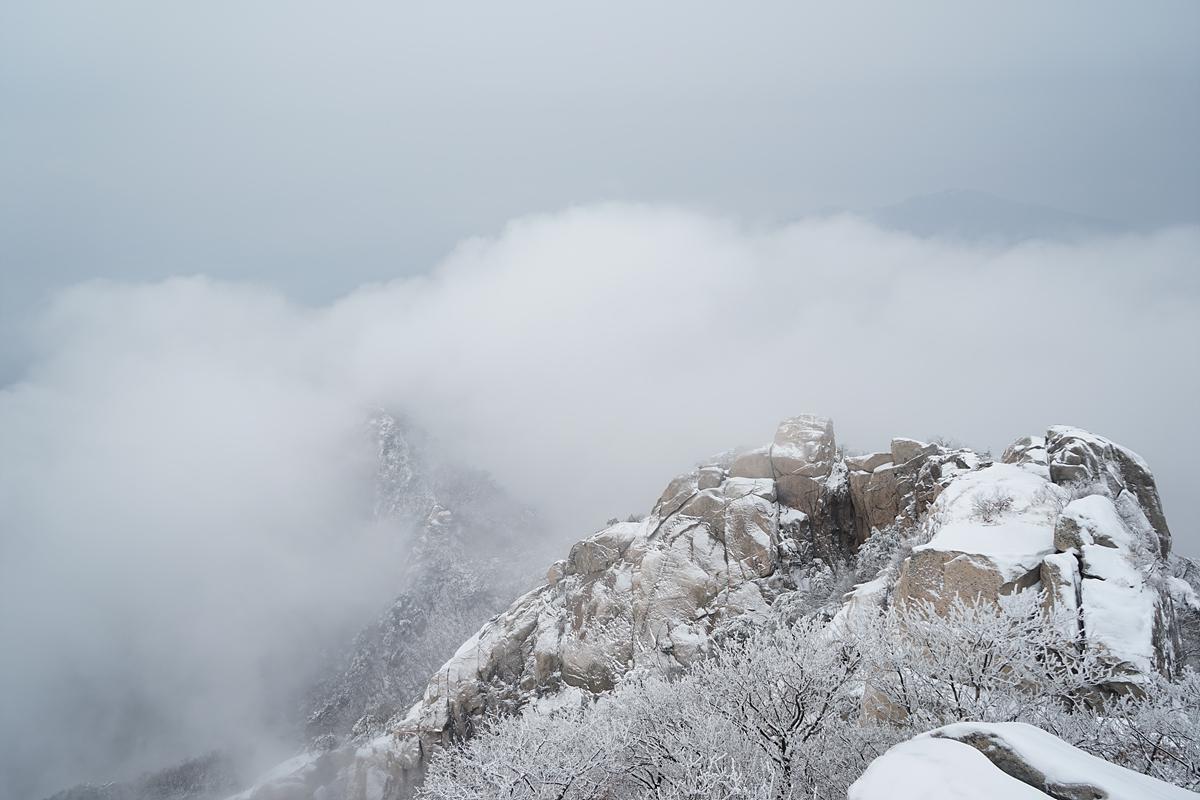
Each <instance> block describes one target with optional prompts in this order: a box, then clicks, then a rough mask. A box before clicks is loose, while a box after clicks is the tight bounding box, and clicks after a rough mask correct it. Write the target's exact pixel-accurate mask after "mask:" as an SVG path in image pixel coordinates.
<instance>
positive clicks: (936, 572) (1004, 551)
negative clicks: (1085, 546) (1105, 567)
mask: <svg viewBox="0 0 1200 800" xmlns="http://www.w3.org/2000/svg"><path fill="white" fill-rule="evenodd" d="M1054 500H1055V495H1054V494H1053V492H1051V491H1049V490H1048V488H1047V482H1046V481H1045V480H1043V479H1042V478H1040V477H1038V476H1037V475H1036V474H1033V473H1031V472H1030V471H1028V470H1025V469H1023V468H1022V467H1020V466H1017V465H1013V464H993V465H991V466H988V467H984V468H983V469H979V470H975V471H972V472H969V473H966V474H963V475H961V476H959V477H957V478H956V479H955V480H954V481H953V482H952V483H951V484H950V485H949V486H948V487H947V488H946V489H945V490H944V491H943V492H942V493H941V495H940V496H939V497H938V499H937V500H936V501H935V502H934V504H933V505H932V506H931V507H930V509H929V514H928V516H927V517H926V519H925V522H924V524H923V534H924V537H925V538H928V539H929V542H928V543H927V544H925V545H922V546H920V547H917V548H915V549H914V550H913V554H912V556H911V557H910V558H909V559H908V561H907V562H906V563H905V565H904V569H903V571H902V573H901V576H900V581H899V583H898V584H897V586H896V597H897V599H898V600H899V601H900V602H911V601H921V600H926V599H928V600H930V601H932V602H933V604H934V606H935V607H936V608H938V609H939V610H944V609H945V608H946V607H948V606H949V604H950V603H952V602H953V601H954V598H955V597H956V596H957V597H962V598H963V599H965V600H976V599H985V600H995V599H996V598H997V597H998V596H1000V595H1002V594H1011V593H1013V592H1014V591H1017V590H1019V589H1026V588H1029V587H1032V586H1035V585H1037V584H1038V583H1039V581H1040V579H1041V574H1040V573H1041V564H1042V561H1043V559H1044V558H1045V557H1046V556H1047V555H1050V554H1052V553H1054V519H1055V514H1056V510H1055V508H1054Z"/></svg>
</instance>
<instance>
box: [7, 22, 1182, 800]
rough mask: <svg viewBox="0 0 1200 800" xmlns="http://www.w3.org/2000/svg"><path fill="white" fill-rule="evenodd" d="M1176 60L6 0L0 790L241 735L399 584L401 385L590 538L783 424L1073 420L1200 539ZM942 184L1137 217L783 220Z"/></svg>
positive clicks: (899, 30)
mask: <svg viewBox="0 0 1200 800" xmlns="http://www.w3.org/2000/svg"><path fill="white" fill-rule="evenodd" d="M1198 39H1200V6H1197V5H1196V4H1194V3H1140V4H1137V5H1136V6H1133V5H1121V6H1118V5H1115V4H1104V3H1056V4H1053V5H1047V4H1040V3H1039V4H1020V3H1008V4H1004V5H1003V6H1000V5H998V4H990V5H983V4H970V3H936V4H912V3H906V4H894V3H887V4H884V3H880V4H861V3H843V4H837V5H834V4H815V3H813V4H793V3H789V4H769V3H739V4H732V3H730V4H723V5H718V4H703V3H699V4H698V3H687V4H682V3H680V4H672V3H656V4H653V5H649V4H629V5H623V4H619V3H618V4H613V3H607V4H595V5H592V6H586V7H585V6H581V5H573V6H563V5H562V4H556V5H552V4H544V5H539V4H533V3H522V4H515V5H514V4H507V5H503V6H502V5H499V4H482V3H481V4H455V3H439V4H436V5H434V4H422V5H416V4H409V5H401V4H385V3H379V4H337V5H334V4H325V5H321V6H317V5H304V4H296V3H288V4H267V3H221V2H206V3H190V4H169V5H167V4H151V3H147V4H140V5H133V4H129V5H123V4H113V3H109V4H103V5H99V4H82V3H80V4H67V3H53V2H49V3H47V2H41V3H28V4H20V3H7V4H4V5H3V6H0V170H2V174H0V280H2V281H3V284H2V290H3V291H2V295H0V302H2V305H0V317H2V320H0V383H3V384H4V385H5V389H4V390H3V391H2V392H0V445H2V446H0V470H2V472H0V477H2V478H3V480H2V481H0V515H2V517H0V593H2V594H0V622H2V623H3V624H0V630H2V631H3V636H4V641H3V647H2V648H0V649H2V651H3V652H4V653H5V655H6V658H5V660H4V662H3V670H4V674H3V675H0V703H2V704H3V710H4V713H3V715H2V717H3V719H4V723H3V724H4V726H5V727H4V729H3V730H2V731H0V733H2V734H3V736H2V740H0V754H6V755H4V757H5V758H10V762H11V763H4V762H0V774H3V775H5V776H6V777H8V779H9V780H10V781H11V782H12V783H11V784H10V785H9V786H8V787H5V786H3V785H0V795H4V796H6V797H8V796H17V797H19V796H20V795H21V792H22V791H25V790H26V789H27V788H28V786H27V785H25V784H21V783H19V782H18V781H23V780H25V779H26V778H30V775H31V774H34V773H36V774H37V776H38V778H37V779H41V780H43V783H41V784H38V785H37V787H38V791H42V790H44V793H45V794H49V793H51V792H52V791H54V790H55V789H57V788H59V787H60V786H61V785H62V783H65V782H69V781H74V780H84V779H91V780H107V779H110V778H112V777H118V776H119V774H120V773H122V772H131V771H132V772H136V771H137V770H139V769H145V768H150V767H152V766H156V765H161V764H162V763H165V762H166V761H167V760H170V759H174V758H181V757H184V756H187V755H195V754H196V753H198V752H203V751H204V750H207V749H210V748H212V747H217V746H224V745H227V744H231V743H237V742H238V737H239V736H241V737H243V739H244V738H245V737H250V738H253V737H255V736H257V735H258V734H259V733H261V731H260V728H261V725H262V723H261V717H262V715H263V714H264V713H265V712H264V708H263V705H264V703H267V701H268V700H270V699H271V698H264V696H263V695H262V691H261V683H262V681H263V675H264V674H274V673H271V672H270V670H267V671H266V673H264V669H266V668H265V667H264V664H266V665H270V664H272V663H277V661H278V659H280V658H281V657H282V656H281V655H280V654H281V653H284V654H287V653H292V652H293V651H292V650H289V648H296V647H298V646H300V644H301V643H302V642H304V641H305V640H306V637H311V636H313V635H314V633H313V631H318V632H319V631H321V630H329V629H332V628H333V627H336V625H337V624H339V623H340V622H342V621H344V619H346V618H348V617H350V616H353V615H354V614H361V613H365V612H364V609H367V608H370V607H372V604H373V603H376V602H379V600H380V598H381V597H383V596H386V594H387V592H388V591H390V588H391V586H392V583H393V580H394V577H395V571H396V569H397V568H396V567H395V565H389V564H386V563H380V561H379V559H377V558H370V559H368V558H364V557H363V556H362V555H361V554H362V553H363V552H371V551H372V548H377V547H379V546H380V537H381V536H382V537H386V536H387V535H388V532H387V531H380V530H379V529H378V528H377V527H376V526H373V525H372V524H371V523H370V521H369V520H368V519H367V518H366V513H367V510H368V508H369V502H368V501H367V499H366V498H364V496H363V491H364V487H365V486H366V484H367V483H369V480H368V478H367V477H366V476H368V475H369V471H370V465H369V463H368V462H367V461H366V460H365V459H366V454H365V452H364V451H363V446H362V442H361V439H360V438H359V429H360V426H361V423H362V420H363V419H364V417H365V415H366V413H367V411H368V409H370V408H371V407H373V406H376V405H385V406H388V407H391V408H395V409H403V410H406V411H408V412H409V413H410V414H412V415H413V416H414V417H416V418H417V420H418V421H419V422H421V423H423V424H425V425H426V426H427V427H429V428H430V429H431V430H432V431H433V432H434V433H435V434H436V435H438V436H439V437H441V438H442V440H443V441H445V442H446V443H447V444H448V445H449V446H450V447H451V448H453V449H454V450H455V451H456V452H457V453H458V455H459V456H460V457H461V458H462V459H463V460H466V461H469V462H473V463H476V464H478V465H480V466H483V467H485V468H487V469H489V470H491V471H493V473H494V474H495V475H496V476H497V478H498V479H499V480H500V482H501V483H503V484H504V485H506V486H507V487H509V488H510V489H511V490H512V491H513V492H514V493H516V494H517V495H518V496H519V497H521V499H523V500H525V501H528V502H532V503H534V504H535V505H537V506H538V507H539V508H540V509H541V510H542V511H543V512H544V513H545V514H546V515H547V516H548V517H550V518H551V520H552V521H553V522H554V524H556V525H557V526H558V527H559V529H560V530H561V531H562V536H563V539H564V541H568V540H570V541H573V540H575V539H578V538H581V537H583V536H585V535H587V534H589V533H590V532H592V531H593V530H595V529H596V528H598V527H599V526H600V525H601V524H602V523H603V522H604V520H605V519H607V518H608V517H611V516H621V517H624V516H625V515H627V514H629V513H633V512H639V513H644V512H645V511H647V510H649V508H650V506H651V505H652V504H653V502H654V500H655V498H656V497H657V495H658V493H659V492H660V491H661V490H662V488H663V487H664V486H665V484H666V483H667V481H668V480H669V479H670V478H671V477H672V476H673V475H674V474H675V473H677V472H680V471H683V470H686V469H688V468H690V467H691V466H692V464H693V463H694V462H695V461H696V460H697V459H700V458H703V457H704V456H705V455H707V454H710V453H713V452H715V451H718V450H722V449H725V448H727V447H730V446H734V445H739V444H748V445H754V444H760V443H763V442H766V441H768V440H769V439H770V438H771V436H772V434H773V432H774V428H775V425H776V423H777V422H778V421H779V420H780V419H781V418H783V417H785V416H789V415H791V414H795V413H800V412H806V411H812V412H819V413H824V414H828V415H830V416H832V417H833V418H834V421H835V426H836V430H837V434H838V437H839V440H840V441H842V442H844V443H845V444H847V445H849V446H851V447H853V448H856V449H861V450H873V449H886V447H887V443H888V440H889V439H890V438H891V437H892V436H911V437H916V438H921V437H926V436H929V435H932V434H941V435H947V436H955V437H958V438H960V439H962V440H963V441H965V442H966V443H967V444H970V445H972V446H975V447H977V448H980V449H983V448H991V449H993V451H995V452H998V451H999V449H1000V448H1003V447H1004V446H1005V445H1006V444H1007V443H1009V442H1010V441H1012V440H1013V439H1015V438H1017V437H1019V436H1023V435H1028V434H1033V433H1039V432H1042V431H1044V429H1045V428H1046V426H1048V425H1051V424H1057V423H1066V424H1074V425H1079V426H1081V427H1084V428H1088V429H1090V430H1093V431H1095V432H1097V433H1100V434H1101V435H1105V436H1108V437H1110V438H1112V439H1114V440H1116V441H1118V442H1120V443H1122V444H1124V445H1126V446H1128V447H1130V448H1132V449H1133V450H1135V451H1137V452H1139V453H1140V454H1141V455H1143V456H1144V457H1145V458H1146V459H1147V460H1148V461H1149V463H1150V465H1151V467H1152V468H1153V469H1154V471H1155V473H1156V475H1157V477H1158V479H1159V484H1160V487H1161V489H1162V493H1163V499H1164V505H1165V510H1166V513H1167V517H1168V521H1169V522H1170V524H1171V527H1172V529H1173V531H1174V533H1175V538H1176V548H1177V549H1178V550H1179V551H1181V552H1184V553H1185V554H1188V555H1192V556H1198V555H1200V531H1198V530H1197V526H1198V525H1200V499H1198V498H1197V497H1196V496H1195V493H1194V491H1193V484H1194V474H1193V472H1192V470H1193V469H1194V467H1193V466H1192V461H1193V457H1192V454H1194V453H1195V452H1198V451H1200V419H1198V418H1197V415H1196V414H1195V409H1196V408H1197V407H1200V397H1198V396H1197V395H1198V394H1200V375H1198V368H1197V366H1196V365H1197V364H1200V281H1198V269H1197V265H1198V264H1200V228H1198V227H1197V224H1198V223H1200V149H1198V148H1197V147H1196V146H1195V143H1196V142H1197V141H1200V103H1198V102H1197V97H1198V96H1200V91H1198V90H1200V41H1198ZM952 187H963V188H969V189H977V190H983V191H987V192H991V193H993V194H996V195H1000V196H1003V197H1008V198H1011V199H1015V200H1021V201H1026V202H1033V203H1040V204H1044V205H1048V206H1053V207H1057V208H1061V209H1065V210H1067V211H1073V212H1077V213H1081V214H1087V215H1091V216H1097V217H1102V218H1107V219H1111V220H1114V221H1116V222H1119V223H1124V224H1126V225H1128V226H1131V227H1132V228H1133V229H1134V230H1135V233H1132V234H1129V235H1123V236H1118V237H1107V238H1104V237H1099V238H1095V239H1087V240H1083V241H1075V242H1066V243H1039V242H1029V243H1025V244H1023V245H1018V246H1015V247H1012V246H1007V245H1001V244H998V243H994V242H993V243H987V242H984V243H964V242H953V241H944V240H939V239H919V238H916V237H913V236H908V235H905V234H903V233H897V232H884V231H880V230H879V229H877V228H874V227H872V226H870V225H868V224H867V223H865V222H863V221H861V220H856V219H853V218H847V217H831V218H810V219H806V220H803V221H801V222H798V223H793V224H784V223H785V222H786V221H787V220H794V219H796V218H798V217H800V216H801V215H804V214H806V213H808V212H810V211H813V210H815V209H818V208H821V207H824V206H829V205H836V206H843V207H848V208H855V209H867V208H872V207H877V206H883V205H889V204H892V203H896V202H899V201H901V200H903V199H905V198H908V197H912V196H915V195H922V194H928V193H932V192H936V191H940V190H943V189H947V188H952ZM96 279H104V280H100V281H97V280H96ZM364 284H367V285H364ZM314 574H319V575H320V576H321V578H320V583H319V586H318V587H317V588H316V589H313V588H312V586H311V583H312V582H311V581H309V580H308V577H309V576H312V575H314ZM335 599H336V600H335ZM14 654H16V655H14ZM231 654H234V656H236V657H234V656H231ZM180 697H183V698H186V701H185V702H179V698H180ZM131 708H135V709H141V711H140V712H138V713H141V714H143V716H145V718H146V719H147V720H148V721H147V722H145V724H144V731H143V732H144V733H145V736H144V739H143V740H142V741H140V742H138V741H134V742H116V743H114V742H109V741H106V740H105V738H104V736H103V735H97V734H96V731H98V730H100V731H102V730H115V729H118V728H120V725H119V724H118V723H119V721H120V719H121V718H122V717H121V715H122V714H126V715H127V714H129V713H132V712H130V709H131ZM81 709H82V710H83V711H81ZM84 712H86V714H85V713H84ZM81 714H83V717H81ZM81 719H84V721H83V722H82V723H81ZM106 726H107V727H106ZM7 754H11V757H10V755H7ZM48 754H49V755H48ZM17 764H23V765H24V766H25V767H29V766H30V765H33V767H34V768H35V769H33V770H32V773H30V772H28V771H27V772H25V773H22V774H21V776H20V777H19V778H16V779H14V778H12V777H10V776H13V775H16V774H18V771H17V769H16V765H17ZM106 770H108V771H106ZM31 779H32V778H31ZM22 786H25V789H22V788H21V787H22ZM6 788H7V790H6ZM28 791H31V792H33V793H34V794H36V793H37V792H36V791H34V790H32V789H29V790H28Z"/></svg>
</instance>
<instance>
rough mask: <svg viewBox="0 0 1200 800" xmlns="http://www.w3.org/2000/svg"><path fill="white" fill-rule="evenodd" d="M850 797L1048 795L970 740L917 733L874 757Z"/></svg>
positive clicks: (1018, 798)
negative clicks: (1002, 766)
mask: <svg viewBox="0 0 1200 800" xmlns="http://www.w3.org/2000/svg"><path fill="white" fill-rule="evenodd" d="M846 800H1046V795H1045V794H1044V793H1042V792H1039V791H1038V790H1037V789H1034V788H1033V787H1031V786H1029V785H1027V784H1024V783H1022V782H1021V781H1019V780H1017V779H1016V778H1012V777H1009V776H1008V775H1005V774H1004V773H1003V772H1001V771H1000V770H998V769H996V768H995V767H994V766H992V764H991V762H990V761H988V760H987V757H986V756H984V755H983V754H982V753H980V752H979V751H978V750H976V749H975V748H973V747H971V746H970V745H966V744H962V743H961V742H955V741H950V740H948V739H929V738H925V737H917V738H916V739H911V740H909V741H907V742H901V743H900V744H898V745H895V746H893V747H892V748H890V749H889V750H888V751H887V752H886V753H884V754H883V755H881V756H880V757H879V758H877V759H875V760H874V761H872V762H871V766H869V767H867V771H866V772H864V773H863V775H862V777H861V778H859V779H858V780H857V781H855V782H854V783H853V784H851V786H850V790H849V791H848V792H847V793H846Z"/></svg>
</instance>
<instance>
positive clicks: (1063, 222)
mask: <svg viewBox="0 0 1200 800" xmlns="http://www.w3.org/2000/svg"><path fill="white" fill-rule="evenodd" d="M840 213H846V214H855V215H857V216H860V217H863V218H864V219H867V220H869V221H871V222H873V223H875V224H876V225H878V226H879V227H881V228H883V229H885V230H892V231H901V232H904V233H911V234H913V235H914V236H921V237H932V236H938V237H942V238H947V239H957V240H962V241H968V242H987V241H992V242H998V243H1001V244H1016V243H1018V242H1022V241H1027V240H1031V239H1045V240H1050V241H1076V240H1079V239H1083V238H1087V237H1091V236H1120V235H1122V234H1126V233H1129V232H1130V231H1131V230H1132V229H1131V228H1129V227H1128V226H1126V225H1122V224H1121V223H1119V222H1114V221H1112V220H1107V219H1101V218H1099V217H1089V216H1086V215H1084V214H1076V213H1074V212H1071V211H1063V210H1061V209H1057V208H1052V207H1050V206H1043V205H1037V204H1035V203H1022V202H1017V201H1015V200H1007V199H1005V198H1003V197H997V196H996V195H993V194H988V193H987V192H981V191H977V190H974V189H948V190H946V191H942V192H935V193H934V194H928V195H922V196H920V197H910V198H908V199H907V200H902V201H900V202H899V203H895V204H893V205H888V206H879V207H877V208H871V209H867V210H865V211H853V210H850V209H846V208H838V207H833V206H829V207H826V208H822V209H820V210H819V211H815V212H813V213H812V214H808V215H806V217H827V216H833V215H835V214H840Z"/></svg>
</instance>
